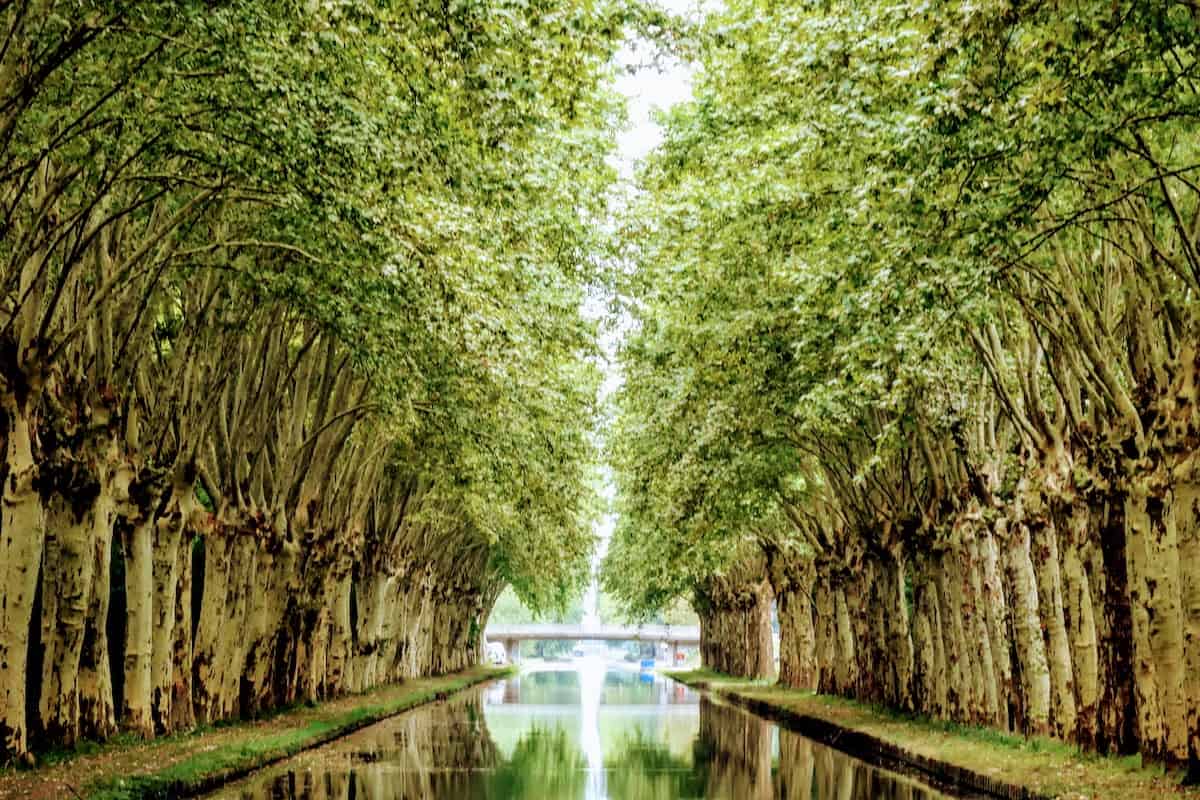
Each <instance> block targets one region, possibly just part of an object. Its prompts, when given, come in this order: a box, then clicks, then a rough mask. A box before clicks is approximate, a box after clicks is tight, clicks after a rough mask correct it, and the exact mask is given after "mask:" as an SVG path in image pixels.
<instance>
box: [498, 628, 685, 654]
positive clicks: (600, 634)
mask: <svg viewBox="0 0 1200 800" xmlns="http://www.w3.org/2000/svg"><path fill="white" fill-rule="evenodd" d="M484 635H485V636H487V639H488V641H489V642H504V650H505V652H506V653H507V654H508V657H509V659H511V660H515V655H516V653H517V652H518V651H517V646H518V642H529V641H537V640H544V639H570V640H573V641H581V642H591V641H606V642H666V643H668V644H669V645H671V651H672V653H674V652H677V651H678V650H679V648H680V647H681V646H683V645H691V646H695V645H698V644H700V627H699V626H698V625H579V624H575V625H553V624H528V625H489V626H488V627H487V630H486V631H484Z"/></svg>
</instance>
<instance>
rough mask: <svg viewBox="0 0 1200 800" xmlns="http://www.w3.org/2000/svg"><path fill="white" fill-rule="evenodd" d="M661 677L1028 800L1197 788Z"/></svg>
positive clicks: (705, 682) (697, 675) (930, 725)
mask: <svg viewBox="0 0 1200 800" xmlns="http://www.w3.org/2000/svg"><path fill="white" fill-rule="evenodd" d="M666 674H667V675H669V676H670V677H672V678H674V679H675V680H678V681H680V682H681V683H685V684H687V685H689V686H693V687H696V688H706V689H709V690H710V691H712V692H713V693H714V694H717V695H719V696H722V697H724V698H726V699H728V700H730V701H732V702H734V703H736V704H738V705H742V706H745V707H748V708H750V709H751V710H752V711H755V712H758V713H761V714H763V715H764V716H769V717H773V718H775V719H777V720H779V721H780V722H782V723H783V724H785V725H786V726H787V727H789V728H794V729H796V730H798V731H799V732H800V733H807V731H808V730H812V731H814V732H819V731H822V730H830V726H834V727H835V728H836V729H840V730H842V731H846V732H852V733H858V734H864V735H865V736H866V737H872V738H874V739H876V740H880V741H882V742H883V743H885V744H886V745H890V746H891V749H892V750H893V751H895V752H896V753H897V754H900V755H901V756H902V757H903V758H904V759H906V763H905V766H908V767H913V768H916V769H917V770H918V771H921V770H924V769H930V768H937V767H938V766H939V765H940V766H941V767H944V768H945V771H946V772H947V773H948V774H952V775H953V774H954V773H972V774H975V775H978V776H982V777H984V778H985V779H986V780H987V781H989V782H993V783H995V784H1009V785H1012V786H1020V787H1025V788H1026V789H1028V790H1029V792H1030V793H1032V794H1034V795H1040V796H1044V797H1055V798H1063V800H1083V799H1084V798H1087V799H1088V800H1095V799H1097V798H1120V800H1151V798H1166V797H1177V798H1194V799H1195V800H1200V789H1190V790H1188V789H1183V788H1181V787H1180V786H1179V775H1176V774H1170V773H1167V772H1166V771H1165V770H1163V768H1162V767H1160V766H1157V765H1143V764H1142V761H1141V757H1140V756H1129V757H1125V758H1111V757H1105V756H1099V755H1096V754H1094V753H1086V752H1082V751H1081V750H1079V748H1077V747H1074V746H1072V745H1068V744H1065V743H1063V742H1060V741H1057V740H1054V739H1048V738H1036V737H1035V738H1029V739H1027V738H1024V737H1021V736H1015V735H1011V734H1006V733H1002V732H1000V731H997V730H994V729H992V728H985V727H979V726H970V725H958V724H955V723H951V722H945V721H942V720H934V719H929V718H927V717H918V716H913V715H908V714H900V713H897V712H895V711H892V710H889V709H885V708H880V707H876V706H869V705H865V704H863V703H857V702H854V701H851V700H844V699H842V698H839V697H830V696H827V695H817V694H814V693H812V692H806V691H800V690H796V689H786V688H782V687H778V686H775V685H774V684H772V683H769V682H766V681H746V680H744V679H740V678H731V677H729V676H727V675H721V674H719V673H715V672H712V671H709V670H692V671H686V672H668V673H666ZM817 738H819V737H817ZM835 738H837V739H838V740H839V741H836V742H832V744H833V745H834V746H840V749H847V750H848V751H851V752H852V751H853V749H854V748H853V747H849V748H848V747H845V744H846V743H847V742H851V743H853V742H855V741H857V739H856V738H855V737H853V736H851V737H849V738H848V737H847V736H846V735H845V734H842V735H840V736H839V737H835ZM852 754H854V753H853V752H852ZM855 755H857V754H855Z"/></svg>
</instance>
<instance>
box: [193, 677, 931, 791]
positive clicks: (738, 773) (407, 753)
mask: <svg viewBox="0 0 1200 800" xmlns="http://www.w3.org/2000/svg"><path fill="white" fill-rule="evenodd" d="M944 797H945V796H944V795H941V794H939V793H937V792H935V791H933V790H932V789H928V788H925V787H923V786H921V785H919V784H917V783H915V782H914V781H912V780H910V779H908V778H906V777H902V776H898V775H893V774H890V773H887V772H882V771H880V770H877V769H875V768H874V767H870V766H868V765H866V764H864V763H862V762H860V761H856V760H855V759H852V758H850V757H848V756H846V755H843V754H842V753H839V752H838V751H836V750H831V749H830V748H828V747H825V746H823V745H820V744H817V743H815V742H812V741H810V740H808V739H805V738H804V737H802V736H800V735H799V734H796V733H792V732H790V731H787V730H782V729H779V728H778V727H777V726H775V725H774V724H773V723H770V722H766V721H764V720H762V719H759V718H757V717H754V716H752V715H750V714H748V713H747V712H745V711H742V710H740V709H737V708H734V707H731V706H727V705H722V704H720V703H719V702H717V701H712V700H709V699H708V698H707V697H701V696H700V695H698V694H697V693H695V692H693V691H691V690H690V689H687V688H685V687H683V686H681V685H679V684H677V683H674V682H672V681H668V680H666V679H665V678H660V677H657V676H653V675H649V674H638V673H637V672H632V671H624V670H619V669H615V668H610V667H607V666H605V665H604V664H603V663H602V662H600V661H591V660H587V661H582V662H581V663H579V664H577V665H572V667H571V668H570V669H563V670H558V671H547V672H527V673H525V674H523V675H521V676H520V677H516V678H512V679H509V680H505V681H500V682H497V683H493V684H491V685H489V686H484V687H479V688H476V689H472V690H469V691H466V692H463V693H462V694H459V695H456V696H454V697H452V698H450V699H449V700H447V701H445V702H441V703H435V704H432V705H428V706H424V707H422V708H419V709H415V710H413V711H409V712H407V713H405V714H402V715H400V716H398V717H394V718H392V719H390V720H386V721H384V722H381V723H379V724H377V725H373V726H371V727H369V728H364V729H363V730H361V731H359V732H358V733H355V734H352V735H350V736H348V737H346V738H344V739H340V740H338V741H336V742H332V743H330V744H328V745H326V746H324V747H321V748H318V749H315V750H312V751H310V752H308V753H304V754H301V755H299V756H296V757H295V758H292V759H289V760H287V761H285V762H282V763H281V764H279V765H277V766H276V767H273V768H270V769H268V770H265V771H264V772H261V773H258V774H256V775H254V776H252V777H250V778H248V779H246V780H245V781H242V782H240V783H236V784H232V785H230V786H229V787H227V788H226V789H224V790H222V791H220V792H218V793H216V794H214V795H211V798H222V800H409V799H410V798H411V799H412V800H418V798H421V799H424V798H429V799H430V800H449V799H450V798H472V799H475V798H480V799H482V798H489V800H490V799H492V798H495V799H496V800H508V799H509V798H513V800H517V799H520V800H526V799H527V798H528V799H530V800H532V798H538V799H539V800H568V799H569V800H603V799H604V798H611V800H641V799H643V798H645V800H656V799H657V798H764V799H766V798H786V799H787V800H801V799H803V800H867V799H868V798H869V799H870V800H877V799H878V800H940V799H941V798H944Z"/></svg>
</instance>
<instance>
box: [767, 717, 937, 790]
mask: <svg viewBox="0 0 1200 800" xmlns="http://www.w3.org/2000/svg"><path fill="white" fill-rule="evenodd" d="M940 796H941V795H938V794H936V793H934V792H932V791H930V790H928V789H926V788H925V787H923V786H921V785H919V784H917V783H915V782H913V781H910V780H908V779H906V778H903V777H900V776H897V775H892V774H889V773H886V772H881V771H880V770H878V769H876V768H875V767H872V766H870V765H869V764H865V763H863V762H862V761H859V760H857V759H854V758H851V757H849V756H847V755H845V754H843V753H840V752H838V751H837V750H834V749H832V748H829V747H826V746H824V745H821V744H817V743H816V742H813V741H812V740H811V739H806V738H805V737H803V736H801V735H800V734H798V733H792V732H791V731H785V730H780V731H779V769H778V771H777V772H776V774H775V797H777V798H778V799H779V800H825V798H830V799H831V800H934V798H937V797H940Z"/></svg>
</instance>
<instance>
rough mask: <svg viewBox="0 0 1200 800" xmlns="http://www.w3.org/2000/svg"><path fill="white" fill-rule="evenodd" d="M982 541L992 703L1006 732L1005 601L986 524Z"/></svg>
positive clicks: (1008, 649) (1009, 683)
mask: <svg viewBox="0 0 1200 800" xmlns="http://www.w3.org/2000/svg"><path fill="white" fill-rule="evenodd" d="M980 533H981V536H982V538H981V539H980V542H979V546H980V549H981V554H980V557H981V562H982V563H981V567H982V570H983V576H982V577H983V586H982V589H983V598H984V602H983V609H984V614H985V616H986V621H987V633H988V641H989V643H990V645H991V647H990V649H991V653H992V663H993V665H994V667H995V676H996V678H995V679H996V702H997V706H998V707H997V709H996V712H997V714H998V718H997V724H998V725H999V726H1000V727H1001V728H1002V729H1009V728H1010V727H1011V725H1012V720H1011V719H1010V715H1009V699H1010V698H1011V697H1012V696H1013V692H1014V687H1013V675H1012V657H1011V653H1012V641H1011V639H1010V638H1009V635H1008V631H1009V620H1008V613H1009V612H1008V601H1007V600H1006V598H1005V593H1004V578H1003V577H1002V575H1001V567H1000V556H999V553H998V551H997V548H996V539H995V537H994V536H993V535H992V528H991V526H990V525H984V526H983V528H982V529H981V531H980Z"/></svg>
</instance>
